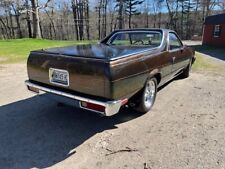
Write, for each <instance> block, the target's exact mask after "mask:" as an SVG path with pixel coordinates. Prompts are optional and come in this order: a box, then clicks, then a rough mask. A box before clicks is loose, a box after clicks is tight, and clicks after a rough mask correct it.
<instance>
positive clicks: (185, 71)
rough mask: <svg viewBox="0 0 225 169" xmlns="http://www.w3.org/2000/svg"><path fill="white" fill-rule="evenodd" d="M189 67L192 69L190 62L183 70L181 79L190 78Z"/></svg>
mask: <svg viewBox="0 0 225 169" xmlns="http://www.w3.org/2000/svg"><path fill="white" fill-rule="evenodd" d="M191 67H192V61H190V62H189V64H188V66H187V67H186V68H185V69H184V70H183V72H182V74H181V78H188V77H189V76H190V72H191Z"/></svg>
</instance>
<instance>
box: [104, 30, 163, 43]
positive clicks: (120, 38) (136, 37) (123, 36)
mask: <svg viewBox="0 0 225 169" xmlns="http://www.w3.org/2000/svg"><path fill="white" fill-rule="evenodd" d="M161 41H162V33H161V32H157V31H133V32H128V31H127V32H118V33H116V34H114V35H113V36H112V37H111V38H110V39H109V40H108V42H107V44H108V45H116V46H131V45H132V46H151V47H158V46H160V44H161Z"/></svg>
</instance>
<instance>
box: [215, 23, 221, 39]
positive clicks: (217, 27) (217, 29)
mask: <svg viewBox="0 0 225 169" xmlns="http://www.w3.org/2000/svg"><path fill="white" fill-rule="evenodd" d="M220 32H221V26H220V25H215V26H214V32H213V36H214V37H220Z"/></svg>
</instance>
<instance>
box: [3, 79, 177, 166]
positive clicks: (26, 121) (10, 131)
mask: <svg viewBox="0 0 225 169" xmlns="http://www.w3.org/2000/svg"><path fill="white" fill-rule="evenodd" d="M178 79H179V78H176V79H175V80H178ZM170 82H171V81H170ZM170 82H168V83H167V84H165V85H164V86H162V87H160V89H159V90H162V89H163V88H164V87H165V86H167V85H168V84H169V83H170ZM139 116H141V114H140V113H138V112H135V111H133V110H131V109H128V108H123V109H122V110H121V111H120V113H118V114H116V115H114V116H112V117H101V116H99V115H97V114H95V113H91V112H88V111H85V110H81V109H76V108H74V107H69V106H63V107H58V106H57V103H56V102H54V101H52V100H49V99H46V98H45V97H43V96H34V97H31V98H28V99H25V100H21V101H18V102H15V103H11V104H8V105H5V106H1V107H0V146H1V147H0V168H4V169H14V168H15V169H30V168H34V167H36V168H46V167H50V166H52V165H54V164H57V163H59V162H61V161H63V160H65V159H67V158H68V157H70V156H71V155H73V154H74V153H76V152H72V153H71V150H74V149H75V148H76V147H78V146H79V145H81V144H82V143H83V142H84V141H86V140H87V139H89V138H90V137H92V136H93V135H95V134H96V133H99V132H102V131H105V130H108V129H116V128H117V127H116V125H117V124H120V123H124V122H127V121H129V120H133V119H135V118H138V117H139Z"/></svg>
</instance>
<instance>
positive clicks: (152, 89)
mask: <svg viewBox="0 0 225 169" xmlns="http://www.w3.org/2000/svg"><path fill="white" fill-rule="evenodd" d="M155 94H156V83H155V81H154V80H152V79H151V80H149V81H148V82H147V84H146V87H145V91H144V105H145V107H146V108H148V109H150V108H151V107H152V105H153V103H154V101H155Z"/></svg>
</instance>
